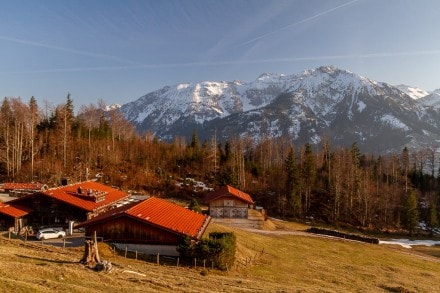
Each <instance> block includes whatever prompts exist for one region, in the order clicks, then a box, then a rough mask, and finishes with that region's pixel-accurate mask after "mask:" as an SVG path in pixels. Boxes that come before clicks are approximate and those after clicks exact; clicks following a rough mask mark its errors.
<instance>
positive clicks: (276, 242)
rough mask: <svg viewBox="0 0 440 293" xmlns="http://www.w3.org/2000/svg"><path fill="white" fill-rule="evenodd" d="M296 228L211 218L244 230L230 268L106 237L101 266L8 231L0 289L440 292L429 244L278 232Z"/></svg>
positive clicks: (438, 266)
mask: <svg viewBox="0 0 440 293" xmlns="http://www.w3.org/2000/svg"><path fill="white" fill-rule="evenodd" d="M276 226H278V224H276ZM295 228H299V229H300V230H302V229H303V228H304V227H303V226H294V224H290V223H283V225H282V226H278V228H277V229H278V230H272V231H270V233H271V234H265V235H263V234H258V233H251V232H246V231H242V230H238V229H233V228H229V227H224V226H220V225H216V224H212V225H210V228H209V229H210V230H211V231H233V232H234V233H236V235H237V268H234V269H233V270H231V271H229V272H219V271H210V270H203V268H197V269H194V268H186V267H179V268H177V267H175V266H164V265H160V266H158V265H156V264H154V263H148V262H144V261H140V260H139V261H136V260H133V259H125V258H124V257H122V256H117V257H116V258H115V257H114V256H113V252H112V250H111V249H109V248H108V247H107V246H105V245H104V244H102V245H100V254H101V256H102V258H104V259H107V260H110V261H111V262H112V263H113V265H114V269H113V271H112V272H110V273H97V272H94V271H92V270H91V269H89V268H86V267H84V266H83V265H81V264H79V263H78V261H79V259H80V258H81V256H82V253H83V250H82V249H64V250H63V249H61V248H57V247H52V246H48V245H41V244H33V243H31V242H26V243H24V242H22V241H21V240H7V239H4V238H3V239H0V245H1V247H2V248H1V250H0V291H11V292H12V291H14V292H49V291H50V292H58V291H63V292H138V291H139V292H140V291H142V292H172V291H175V292H296V291H301V292H342V291H344V292H347V291H349V292H357V291H361V292H405V290H408V291H410V292H440V263H439V262H438V259H436V258H434V257H432V256H427V255H426V254H422V252H423V249H418V251H413V250H408V249H403V248H398V247H395V246H379V245H371V244H363V243H357V242H348V241H341V240H335V239H331V238H320V237H305V236H298V235H285V234H281V233H280V234H277V232H278V231H289V229H295ZM279 229H282V230H279ZM208 232H209V231H208ZM433 249H435V248H431V250H430V253H431V254H434V253H433V252H432V251H433ZM437 252H438V250H437ZM206 272H208V273H207V274H206Z"/></svg>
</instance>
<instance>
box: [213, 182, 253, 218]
mask: <svg viewBox="0 0 440 293" xmlns="http://www.w3.org/2000/svg"><path fill="white" fill-rule="evenodd" d="M204 201H205V203H206V204H208V205H209V215H210V216H211V217H213V218H238V219H247V218H248V209H249V206H250V205H252V204H253V203H254V201H253V200H252V198H251V196H250V195H249V194H247V193H245V192H243V191H240V190H238V189H236V188H234V187H232V186H229V185H225V186H222V187H220V188H219V189H216V190H214V191H211V192H210V193H208V194H207V195H206V197H205V199H204Z"/></svg>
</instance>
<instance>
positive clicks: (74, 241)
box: [27, 233, 85, 247]
mask: <svg viewBox="0 0 440 293" xmlns="http://www.w3.org/2000/svg"><path fill="white" fill-rule="evenodd" d="M84 240H85V238H84V234H83V233H78V234H74V235H72V236H66V237H65V238H61V239H60V238H56V239H46V240H38V239H36V238H35V237H29V238H28V240H27V241H30V242H36V243H42V244H48V245H53V246H58V247H82V246H84Z"/></svg>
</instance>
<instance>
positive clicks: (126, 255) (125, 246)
mask: <svg viewBox="0 0 440 293" xmlns="http://www.w3.org/2000/svg"><path fill="white" fill-rule="evenodd" d="M127 249H128V248H127V246H125V258H127Z"/></svg>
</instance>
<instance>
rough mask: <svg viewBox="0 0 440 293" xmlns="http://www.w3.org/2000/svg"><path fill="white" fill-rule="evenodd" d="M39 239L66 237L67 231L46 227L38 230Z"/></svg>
mask: <svg viewBox="0 0 440 293" xmlns="http://www.w3.org/2000/svg"><path fill="white" fill-rule="evenodd" d="M36 237H37V239H38V240H45V239H53V238H63V237H66V232H64V231H63V230H58V229H53V228H45V229H41V230H39V231H38V233H37V235H36Z"/></svg>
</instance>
